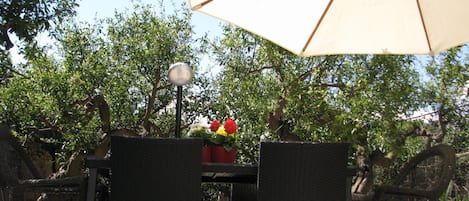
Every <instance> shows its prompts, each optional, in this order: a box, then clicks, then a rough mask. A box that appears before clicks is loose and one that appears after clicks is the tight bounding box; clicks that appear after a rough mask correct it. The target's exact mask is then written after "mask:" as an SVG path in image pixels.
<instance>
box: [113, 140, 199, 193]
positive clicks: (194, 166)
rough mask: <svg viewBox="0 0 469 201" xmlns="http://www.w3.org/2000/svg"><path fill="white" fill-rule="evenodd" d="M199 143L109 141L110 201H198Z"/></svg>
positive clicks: (178, 141) (190, 141)
mask: <svg viewBox="0 0 469 201" xmlns="http://www.w3.org/2000/svg"><path fill="white" fill-rule="evenodd" d="M201 151H202V140H201V139H174V138H171V139H169V138H166V139H163V138H147V137H123V136H112V138H111V200H112V201H130V200H132V201H155V200H158V201H191V200H193V201H196V200H197V201H199V200H200V197H201V187H200V185H201V176H200V175H201V172H202V163H201V161H202V152H201Z"/></svg>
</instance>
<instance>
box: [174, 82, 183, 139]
mask: <svg viewBox="0 0 469 201" xmlns="http://www.w3.org/2000/svg"><path fill="white" fill-rule="evenodd" d="M181 110H182V86H177V95H176V131H175V133H174V136H175V137H176V138H180V137H181Z"/></svg>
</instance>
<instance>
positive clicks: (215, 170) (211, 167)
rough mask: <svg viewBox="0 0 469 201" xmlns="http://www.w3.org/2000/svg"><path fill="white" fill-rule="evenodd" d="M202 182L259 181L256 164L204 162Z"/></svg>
mask: <svg viewBox="0 0 469 201" xmlns="http://www.w3.org/2000/svg"><path fill="white" fill-rule="evenodd" d="M202 182H223V183H253V184H255V183H256V182H257V165H256V164H229V163H202Z"/></svg>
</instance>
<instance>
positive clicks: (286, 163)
mask: <svg viewBox="0 0 469 201" xmlns="http://www.w3.org/2000/svg"><path fill="white" fill-rule="evenodd" d="M347 151H348V144H345V143H308V142H261V147H260V160H259V173H258V198H259V199H258V200H259V201H285V200H288V201H308V200H314V201H317V200H324V201H326V200H334V201H345V200H346V197H347V185H346V180H347V157H348V153H347Z"/></svg>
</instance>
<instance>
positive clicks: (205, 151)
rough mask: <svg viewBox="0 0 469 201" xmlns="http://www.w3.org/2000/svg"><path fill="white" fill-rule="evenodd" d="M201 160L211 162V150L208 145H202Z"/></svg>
mask: <svg viewBox="0 0 469 201" xmlns="http://www.w3.org/2000/svg"><path fill="white" fill-rule="evenodd" d="M202 162H203V163H211V162H212V152H211V148H210V146H206V145H204V146H203V147H202Z"/></svg>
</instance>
